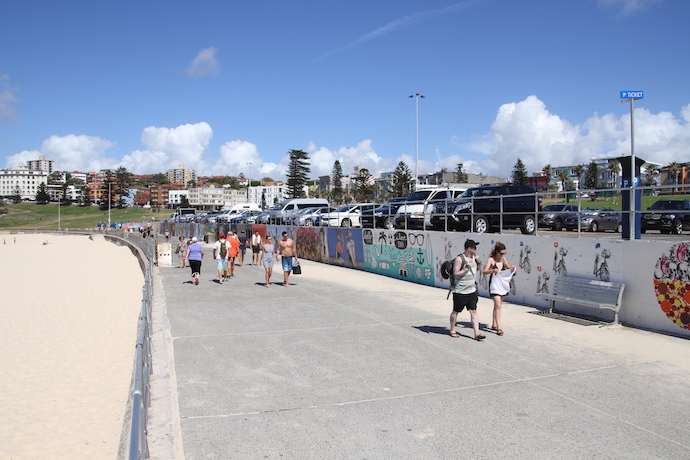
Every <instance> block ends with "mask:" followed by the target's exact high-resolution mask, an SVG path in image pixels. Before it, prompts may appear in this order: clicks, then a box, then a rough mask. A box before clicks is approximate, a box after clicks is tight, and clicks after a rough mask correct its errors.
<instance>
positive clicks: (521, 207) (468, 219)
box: [431, 185, 541, 235]
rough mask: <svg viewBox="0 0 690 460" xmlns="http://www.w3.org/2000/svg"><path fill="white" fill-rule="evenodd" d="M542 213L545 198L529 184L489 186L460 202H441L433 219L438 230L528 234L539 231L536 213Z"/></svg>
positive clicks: (465, 194)
mask: <svg viewBox="0 0 690 460" xmlns="http://www.w3.org/2000/svg"><path fill="white" fill-rule="evenodd" d="M538 211H541V197H537V194H536V192H535V191H534V189H533V188H532V187H530V186H528V185H486V186H483V187H474V188H471V189H469V190H467V191H466V192H465V193H463V194H462V195H460V197H459V200H457V201H454V202H450V203H438V204H436V206H435V207H434V211H433V214H432V216H431V224H432V225H433V227H434V229H436V230H450V229H455V230H462V231H468V230H472V231H473V232H475V233H486V232H489V231H493V230H500V228H501V222H502V223H503V228H504V229H513V228H519V229H520V231H522V233H523V234H525V235H532V234H534V232H535V231H536V229H537V217H536V213H537V212H538Z"/></svg>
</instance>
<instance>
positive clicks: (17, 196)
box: [10, 185, 22, 204]
mask: <svg viewBox="0 0 690 460" xmlns="http://www.w3.org/2000/svg"><path fill="white" fill-rule="evenodd" d="M10 200H12V203H15V204H16V203H21V202H22V189H20V188H19V186H18V185H17V186H16V187H15V188H14V192H13V193H12V195H10Z"/></svg>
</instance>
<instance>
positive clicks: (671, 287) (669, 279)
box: [654, 243, 690, 330]
mask: <svg viewBox="0 0 690 460" xmlns="http://www.w3.org/2000/svg"><path fill="white" fill-rule="evenodd" d="M688 283H690V267H689V266H688V243H678V244H676V245H673V246H671V248H670V249H668V250H667V251H666V252H664V253H663V254H662V255H661V257H660V258H659V260H658V261H657V262H656V267H655V269H654V291H655V293H656V300H657V302H658V303H659V306H660V307H661V310H662V311H663V312H664V313H665V314H666V316H667V317H668V319H670V320H671V321H672V322H673V323H675V324H676V325H677V326H680V327H682V328H684V329H688V330H690V286H689V285H688Z"/></svg>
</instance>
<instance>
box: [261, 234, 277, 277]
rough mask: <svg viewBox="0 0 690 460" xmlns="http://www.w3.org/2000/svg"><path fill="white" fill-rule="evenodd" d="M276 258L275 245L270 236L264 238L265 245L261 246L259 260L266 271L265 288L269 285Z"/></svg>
mask: <svg viewBox="0 0 690 460" xmlns="http://www.w3.org/2000/svg"><path fill="white" fill-rule="evenodd" d="M277 258H278V252H277V249H276V245H275V244H274V243H273V240H272V239H271V237H270V236H267V237H266V243H264V244H262V245H261V260H262V262H263V266H264V269H265V270H266V287H269V286H270V285H271V275H272V274H273V264H274V263H275V261H276V259H277Z"/></svg>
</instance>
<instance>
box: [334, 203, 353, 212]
mask: <svg viewBox="0 0 690 460" xmlns="http://www.w3.org/2000/svg"><path fill="white" fill-rule="evenodd" d="M355 207H356V205H354V204H348V205H347V206H342V207H340V208H338V212H349V211H351V210H352V209H354V208H355Z"/></svg>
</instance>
